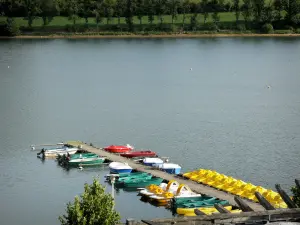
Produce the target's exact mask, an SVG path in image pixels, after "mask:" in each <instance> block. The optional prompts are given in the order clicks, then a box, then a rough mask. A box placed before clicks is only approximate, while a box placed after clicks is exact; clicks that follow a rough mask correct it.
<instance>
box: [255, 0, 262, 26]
mask: <svg viewBox="0 0 300 225" xmlns="http://www.w3.org/2000/svg"><path fill="white" fill-rule="evenodd" d="M252 5H253V14H254V19H255V20H256V23H260V22H261V21H262V13H263V9H264V6H265V0H252Z"/></svg>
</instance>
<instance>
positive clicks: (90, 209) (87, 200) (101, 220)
mask: <svg viewBox="0 0 300 225" xmlns="http://www.w3.org/2000/svg"><path fill="white" fill-rule="evenodd" d="M113 206H114V200H113V198H112V196H111V195H110V194H108V193H105V188H104V187H103V186H102V185H101V184H100V183H99V181H97V180H96V179H94V181H93V184H91V185H88V184H85V185H84V193H83V194H82V195H81V196H80V197H78V196H76V197H75V200H74V203H70V202H69V203H68V204H67V209H66V215H63V216H60V217H59V221H60V222H61V224H62V225H74V224H77V225H87V224H90V225H93V224H94V225H96V224H97V225H102V224H105V225H114V224H117V223H119V222H120V215H119V214H118V213H117V212H116V211H115V210H114V209H113Z"/></svg>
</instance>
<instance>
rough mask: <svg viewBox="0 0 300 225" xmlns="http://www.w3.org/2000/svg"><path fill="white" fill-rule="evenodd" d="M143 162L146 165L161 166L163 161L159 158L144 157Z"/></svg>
mask: <svg viewBox="0 0 300 225" xmlns="http://www.w3.org/2000/svg"><path fill="white" fill-rule="evenodd" d="M143 163H144V164H145V165H146V166H161V165H162V164H163V163H164V161H163V160H162V159H160V158H144V159H143Z"/></svg>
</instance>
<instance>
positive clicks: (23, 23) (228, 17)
mask: <svg viewBox="0 0 300 225" xmlns="http://www.w3.org/2000/svg"><path fill="white" fill-rule="evenodd" d="M219 16H220V22H234V21H235V15H234V13H232V12H225V13H220V14H219ZM190 17H191V15H189V14H187V15H186V19H185V23H186V24H189V23H190ZM242 19H243V18H242V16H240V20H242ZM5 20H6V17H0V22H3V21H5ZM182 20H183V15H181V14H180V15H178V16H177V18H176V19H175V20H174V23H176V24H181V23H182ZM197 20H198V22H199V23H203V20H204V19H203V15H202V14H199V15H198V18H197ZM15 21H16V23H17V24H18V25H19V26H20V27H27V26H28V22H27V20H25V19H24V18H22V17H17V18H15ZM171 22H172V18H171V16H170V15H165V16H164V23H165V24H170V23H171ZM207 22H212V18H211V15H209V17H208V19H207ZM158 23H160V20H159V18H158V17H156V16H155V19H154V21H153V24H158ZM68 24H69V25H72V24H73V22H72V21H70V20H68V18H67V17H61V16H56V17H54V18H53V20H52V21H51V23H50V24H48V25H47V26H48V27H64V26H66V25H68ZM76 24H82V25H83V24H85V19H83V18H80V19H79V20H78V21H77V22H76ZM88 24H89V25H96V22H95V18H93V17H91V18H89V20H88ZM106 24H107V19H106V18H104V19H103V21H102V22H101V24H100V25H106ZM109 24H115V25H116V24H118V19H117V18H112V20H111V21H110V22H109ZM121 24H125V18H121ZM134 24H140V21H139V20H138V18H137V17H134ZM142 24H149V22H148V17H147V16H144V17H143V19H142ZM32 26H33V27H41V26H43V21H42V19H41V18H37V19H35V20H34V21H33V25H32Z"/></svg>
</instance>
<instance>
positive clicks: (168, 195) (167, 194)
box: [149, 184, 201, 204]
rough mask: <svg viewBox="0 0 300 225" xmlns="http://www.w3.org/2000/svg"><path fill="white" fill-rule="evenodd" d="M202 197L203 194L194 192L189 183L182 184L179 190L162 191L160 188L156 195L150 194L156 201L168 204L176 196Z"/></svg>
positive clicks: (151, 198)
mask: <svg viewBox="0 0 300 225" xmlns="http://www.w3.org/2000/svg"><path fill="white" fill-rule="evenodd" d="M175 196H176V197H177V198H179V197H182V198H185V197H192V196H193V197H201V194H197V193H195V192H193V191H192V190H191V189H190V188H189V187H188V186H187V185H185V184H180V185H179V187H178V188H177V190H173V191H162V190H158V191H156V192H155V194H154V195H151V196H149V198H150V200H152V201H156V202H159V203H165V204H167V203H168V202H169V201H170V200H171V199H173V198H174V197H175Z"/></svg>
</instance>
